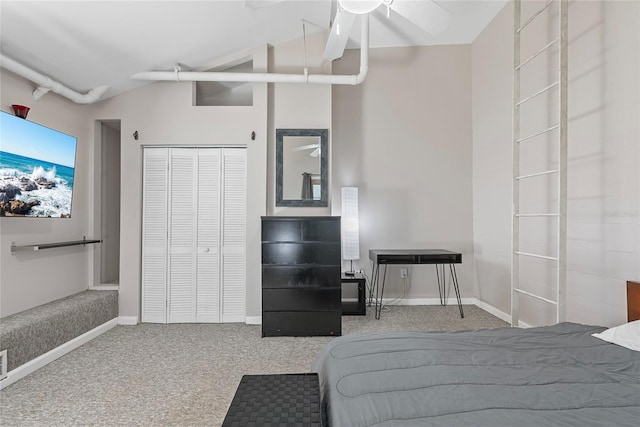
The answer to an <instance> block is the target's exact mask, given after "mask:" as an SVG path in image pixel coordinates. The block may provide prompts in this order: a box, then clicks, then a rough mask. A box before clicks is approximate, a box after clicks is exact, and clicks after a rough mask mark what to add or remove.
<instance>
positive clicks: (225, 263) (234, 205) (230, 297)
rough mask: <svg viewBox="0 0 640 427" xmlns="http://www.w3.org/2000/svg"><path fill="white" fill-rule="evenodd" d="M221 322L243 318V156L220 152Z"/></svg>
mask: <svg viewBox="0 0 640 427" xmlns="http://www.w3.org/2000/svg"><path fill="white" fill-rule="evenodd" d="M222 167H223V173H222V180H223V185H222V193H223V194H222V200H223V207H222V212H223V214H222V293H223V294H222V321H223V322H244V321H245V288H246V268H245V265H246V199H247V182H246V180H247V155H246V149H243V148H224V149H223V151H222Z"/></svg>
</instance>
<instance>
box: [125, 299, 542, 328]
mask: <svg viewBox="0 0 640 427" xmlns="http://www.w3.org/2000/svg"><path fill="white" fill-rule="evenodd" d="M461 301H462V304H463V305H475V306H477V307H479V308H481V309H482V310H484V311H486V312H487V313H489V314H492V315H494V316H496V317H497V318H498V319H501V320H504V321H505V322H507V323H509V324H510V323H511V315H510V314H507V313H505V312H504V311H502V310H499V309H497V308H495V307H494V306H492V305H491V304H488V303H486V302H484V301H481V300H479V299H478V298H475V297H471V298H461ZM382 304H385V305H440V298H405V299H396V298H384V299H383V300H382ZM457 304H458V301H457V300H456V299H455V298H447V305H453V306H455V305H457ZM245 323H246V324H247V325H262V316H247V317H246V320H245ZM120 324H122V323H120ZM518 326H519V327H521V328H530V327H531V325H528V324H527V323H524V322H522V321H520V322H519V325H518Z"/></svg>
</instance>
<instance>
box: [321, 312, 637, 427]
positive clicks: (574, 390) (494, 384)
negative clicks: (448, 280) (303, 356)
mask: <svg viewBox="0 0 640 427" xmlns="http://www.w3.org/2000/svg"><path fill="white" fill-rule="evenodd" d="M636 323H637V322H633V324H632V323H628V324H626V325H625V327H626V329H625V330H629V328H628V327H627V326H631V327H634V326H633V325H634V324H636ZM636 326H637V327H636V328H635V329H634V332H633V333H635V334H640V324H637V325H636ZM603 331H605V328H602V327H598V326H588V325H580V324H575V323H561V324H558V325H554V326H547V327H539V328H530V329H518V328H500V329H487V330H476V331H460V332H390V333H382V334H354V335H346V336H343V337H340V338H336V339H334V340H332V341H331V342H330V343H329V344H328V345H327V346H326V347H325V348H324V349H323V351H322V352H321V354H320V355H319V356H318V357H317V359H316V360H315V361H314V363H313V366H312V370H313V371H314V372H317V373H318V375H319V379H320V390H321V396H322V406H323V411H324V420H325V424H326V425H328V426H339V427H346V426H348V427H355V426H371V425H376V426H391V425H393V426H415V425H422V426H430V425H445V426H461V425H464V426H468V425H474V426H521V425H528V426H530V425H537V426H541V425H553V426H561V425H573V426H575V425H582V426H586V425H589V426H591V425H606V426H613V425H615V426H638V425H640V421H639V420H640V351H634V350H631V349H629V348H626V347H622V346H620V345H616V344H612V343H610V342H607V341H604V340H603V339H600V338H596V337H594V336H592V334H594V333H601V332H603ZM610 331H611V330H610ZM608 332H609V331H607V333H608ZM638 336H640V335H634V336H633V337H632V338H631V340H632V341H634V342H635V341H636V340H637V337H638ZM638 344H639V345H640V342H638Z"/></svg>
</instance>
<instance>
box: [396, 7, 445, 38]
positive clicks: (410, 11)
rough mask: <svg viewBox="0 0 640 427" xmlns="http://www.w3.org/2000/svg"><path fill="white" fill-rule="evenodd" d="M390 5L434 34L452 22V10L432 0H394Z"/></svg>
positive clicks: (440, 31)
mask: <svg viewBox="0 0 640 427" xmlns="http://www.w3.org/2000/svg"><path fill="white" fill-rule="evenodd" d="M389 7H390V8H391V10H393V11H395V12H397V13H398V14H400V15H402V16H404V17H405V18H407V19H408V20H409V21H411V22H413V23H414V24H416V25H417V26H418V27H420V28H422V29H423V30H425V31H426V32H428V33H429V34H431V35H434V36H435V35H438V34H440V33H442V32H443V31H445V30H446V29H447V28H449V25H450V24H451V12H449V11H448V10H447V9H445V8H444V7H442V6H440V5H439V4H437V3H435V2H433V1H431V0H423V1H416V0H393V1H392V2H391V4H390V5H389Z"/></svg>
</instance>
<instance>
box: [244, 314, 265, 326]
mask: <svg viewBox="0 0 640 427" xmlns="http://www.w3.org/2000/svg"><path fill="white" fill-rule="evenodd" d="M244 323H246V324H247V325H262V316H247V318H246V319H245V321H244Z"/></svg>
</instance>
